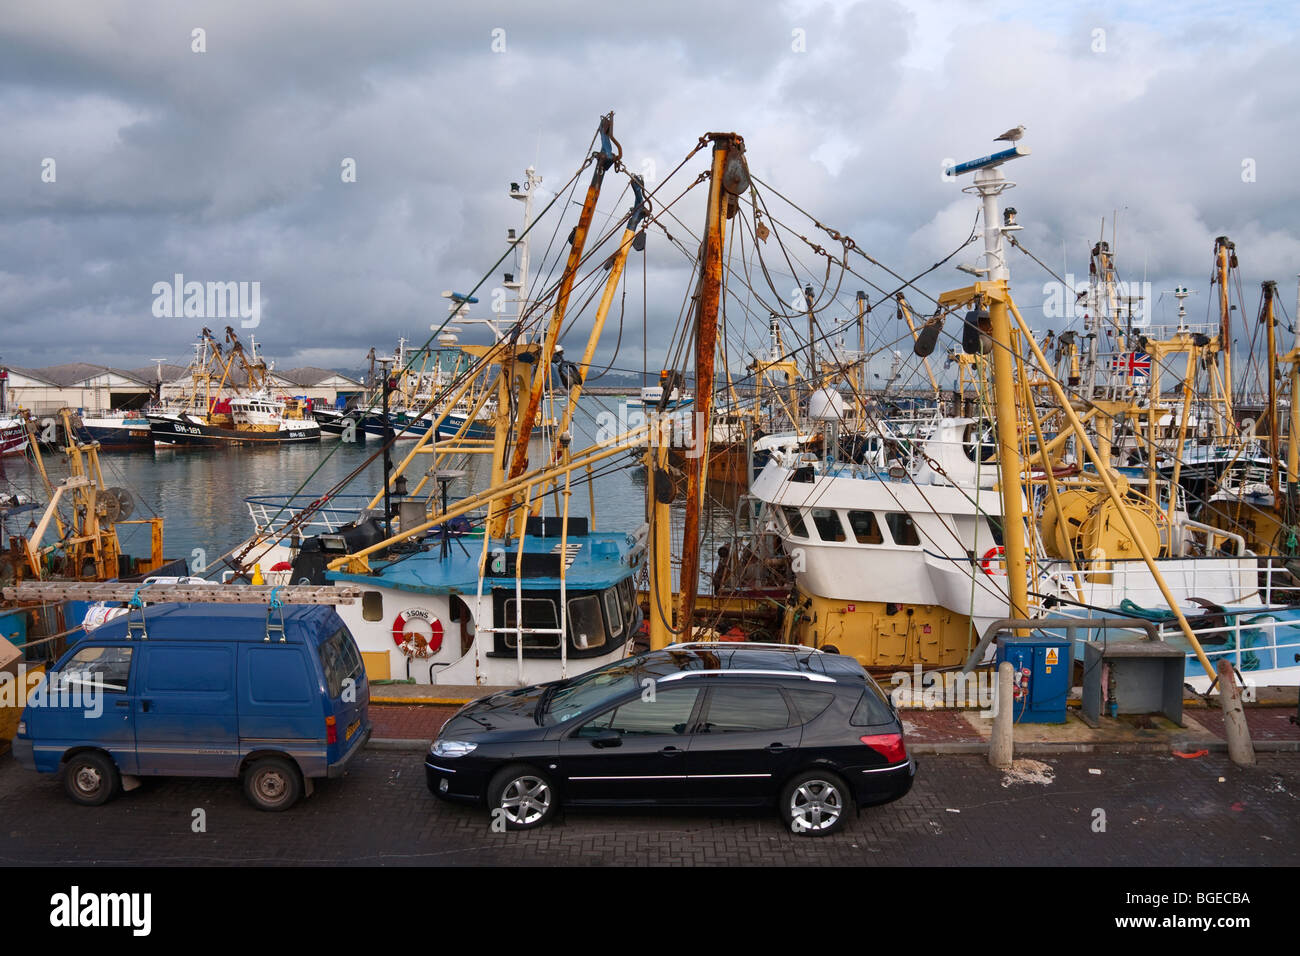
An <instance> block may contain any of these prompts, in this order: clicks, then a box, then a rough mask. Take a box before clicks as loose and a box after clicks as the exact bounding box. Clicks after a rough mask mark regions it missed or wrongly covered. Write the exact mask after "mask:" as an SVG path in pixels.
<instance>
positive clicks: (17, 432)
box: [0, 416, 29, 455]
mask: <svg viewBox="0 0 1300 956" xmlns="http://www.w3.org/2000/svg"><path fill="white" fill-rule="evenodd" d="M28 438H29V435H28V431H27V422H26V421H24V420H23V419H21V418H11V417H9V416H3V417H0V455H21V454H22V453H23V452H25V451H26V450H27V443H28Z"/></svg>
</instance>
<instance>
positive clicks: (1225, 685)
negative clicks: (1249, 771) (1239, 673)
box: [1218, 660, 1255, 767]
mask: <svg viewBox="0 0 1300 956" xmlns="http://www.w3.org/2000/svg"><path fill="white" fill-rule="evenodd" d="M1218 671H1219V706H1220V707H1222V708H1223V733H1224V736H1225V737H1227V738H1228V757H1229V759H1230V760H1232V762H1233V763H1235V764H1236V765H1237V766H1239V767H1252V766H1254V765H1255V747H1254V745H1253V744H1252V743H1251V742H1250V727H1249V726H1248V725H1247V724H1246V711H1245V708H1243V707H1242V706H1241V688H1239V687H1238V686H1237V682H1236V680H1235V675H1234V674H1233V672H1232V665H1231V664H1230V663H1228V662H1227V661H1224V660H1221V661H1219V665H1218Z"/></svg>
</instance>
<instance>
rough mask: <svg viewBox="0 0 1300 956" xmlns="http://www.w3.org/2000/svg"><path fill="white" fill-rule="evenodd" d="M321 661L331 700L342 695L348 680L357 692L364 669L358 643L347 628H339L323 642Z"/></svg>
mask: <svg viewBox="0 0 1300 956" xmlns="http://www.w3.org/2000/svg"><path fill="white" fill-rule="evenodd" d="M320 660H321V663H322V664H323V665H324V666H325V686H326V688H327V689H328V690H329V695H330V699H331V700H333V699H334V698H336V697H339V696H341V695H342V693H343V688H344V687H345V686H348V685H347V684H346V682H347V681H348V680H351V681H352V684H351V685H350V686H351V687H352V688H353V690H354V691H355V689H356V684H357V681H359V680H360V679H361V672H362V669H363V668H362V664H361V655H360V654H358V653H357V645H356V642H355V641H353V640H352V635H351V634H349V633H348V632H347V629H346V628H342V627H341V628H339V629H338V630H337V631H335V632H334V633H333V634H331V635H330V636H329V637H328V638H326V639H325V640H324V641H322V642H321V645H320Z"/></svg>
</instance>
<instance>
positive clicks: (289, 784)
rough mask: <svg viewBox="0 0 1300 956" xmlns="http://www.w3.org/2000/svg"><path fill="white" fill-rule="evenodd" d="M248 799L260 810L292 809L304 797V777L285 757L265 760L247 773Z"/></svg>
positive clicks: (246, 788)
mask: <svg viewBox="0 0 1300 956" xmlns="http://www.w3.org/2000/svg"><path fill="white" fill-rule="evenodd" d="M244 796H246V797H248V801H249V803H251V804H252V805H253V806H255V807H257V809H259V810H270V811H277V810H288V809H289V808H290V807H291V806H293V805H294V804H295V803H297V802H298V798H299V797H301V796H302V774H300V773H299V772H298V768H297V767H295V766H294V765H293V764H292V763H291V762H290V761H288V760H285V759H284V758H283V757H262V758H261V759H260V760H254V761H253V762H252V763H251V764H249V765H248V769H247V770H245V771H244Z"/></svg>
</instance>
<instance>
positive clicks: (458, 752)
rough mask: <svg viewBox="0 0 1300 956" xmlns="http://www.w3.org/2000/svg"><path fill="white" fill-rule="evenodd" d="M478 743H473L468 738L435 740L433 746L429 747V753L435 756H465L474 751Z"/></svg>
mask: <svg viewBox="0 0 1300 956" xmlns="http://www.w3.org/2000/svg"><path fill="white" fill-rule="evenodd" d="M476 747H478V744H472V743H470V742H469V741H467V740H435V741H434V742H433V746H432V747H430V748H429V753H431V754H433V755H434V756H435V757H464V756H465V755H466V754H469V753H473V751H474V749H475V748H476Z"/></svg>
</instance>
